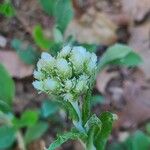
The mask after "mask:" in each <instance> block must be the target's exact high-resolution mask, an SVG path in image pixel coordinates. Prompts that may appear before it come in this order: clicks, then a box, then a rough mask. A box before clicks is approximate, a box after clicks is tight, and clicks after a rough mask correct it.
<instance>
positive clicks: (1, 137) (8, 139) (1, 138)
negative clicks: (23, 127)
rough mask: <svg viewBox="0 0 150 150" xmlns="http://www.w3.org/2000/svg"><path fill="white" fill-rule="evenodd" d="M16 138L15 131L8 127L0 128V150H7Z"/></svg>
mask: <svg viewBox="0 0 150 150" xmlns="http://www.w3.org/2000/svg"><path fill="white" fill-rule="evenodd" d="M15 138H16V130H15V129H14V128H11V127H8V126H1V127H0V149H5V148H9V147H10V146H11V145H12V144H13V142H14V141H15Z"/></svg>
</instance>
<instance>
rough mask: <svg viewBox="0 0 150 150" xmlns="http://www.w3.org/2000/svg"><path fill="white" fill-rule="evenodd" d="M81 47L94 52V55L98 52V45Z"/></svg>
mask: <svg viewBox="0 0 150 150" xmlns="http://www.w3.org/2000/svg"><path fill="white" fill-rule="evenodd" d="M81 45H82V46H83V47H85V48H86V49H87V51H89V52H93V53H95V52H96V49H97V45H95V44H81Z"/></svg>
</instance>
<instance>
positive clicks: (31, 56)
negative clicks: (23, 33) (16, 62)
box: [11, 39, 39, 64]
mask: <svg viewBox="0 0 150 150" xmlns="http://www.w3.org/2000/svg"><path fill="white" fill-rule="evenodd" d="M11 46H12V48H14V49H15V50H16V52H17V54H18V55H19V57H20V58H21V60H23V61H24V63H26V64H35V63H36V62H37V60H38V58H39V53H38V52H37V51H36V50H35V49H34V48H33V47H32V46H31V45H28V46H25V45H24V43H23V42H22V41H21V40H19V39H13V40H12V41H11Z"/></svg>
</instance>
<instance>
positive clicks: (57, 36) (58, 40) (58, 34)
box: [53, 27, 63, 43]
mask: <svg viewBox="0 0 150 150" xmlns="http://www.w3.org/2000/svg"><path fill="white" fill-rule="evenodd" d="M53 36H54V40H55V42H56V43H63V35H62V33H61V31H60V30H59V29H58V28H57V27H54V29H53Z"/></svg>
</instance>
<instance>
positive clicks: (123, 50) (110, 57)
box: [98, 44, 132, 69]
mask: <svg viewBox="0 0 150 150" xmlns="http://www.w3.org/2000/svg"><path fill="white" fill-rule="evenodd" d="M130 52H132V49H131V48H130V47H128V46H126V45H122V44H115V45H113V46H111V47H109V48H108V49H107V51H106V52H105V53H104V55H103V56H102V57H101V60H100V63H99V66H98V68H99V69H103V68H104V67H105V66H106V65H108V64H109V63H111V62H113V61H115V60H118V59H123V58H125V57H126V56H127V55H128V54H129V53H130Z"/></svg>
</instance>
